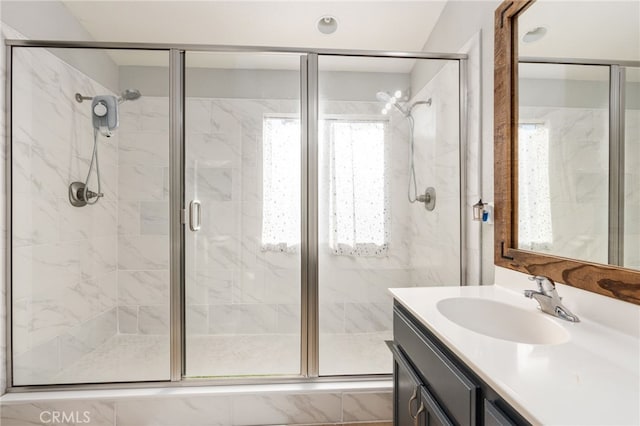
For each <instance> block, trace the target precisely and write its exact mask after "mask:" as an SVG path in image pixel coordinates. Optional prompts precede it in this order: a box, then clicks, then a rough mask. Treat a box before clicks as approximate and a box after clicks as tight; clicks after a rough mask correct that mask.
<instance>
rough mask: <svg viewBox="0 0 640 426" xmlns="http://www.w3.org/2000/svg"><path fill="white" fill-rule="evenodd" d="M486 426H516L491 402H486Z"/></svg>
mask: <svg viewBox="0 0 640 426" xmlns="http://www.w3.org/2000/svg"><path fill="white" fill-rule="evenodd" d="M484 425H485V426H515V425H516V423H515V422H513V421H511V419H510V418H509V417H507V415H506V414H505V413H503V412H502V410H500V409H499V408H498V407H496V406H495V405H494V404H492V403H491V402H489V401H487V400H486V399H485V400H484Z"/></svg>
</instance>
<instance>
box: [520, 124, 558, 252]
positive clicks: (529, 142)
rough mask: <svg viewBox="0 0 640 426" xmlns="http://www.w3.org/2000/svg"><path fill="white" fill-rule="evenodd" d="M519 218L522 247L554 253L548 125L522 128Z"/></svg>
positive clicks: (526, 125) (531, 125) (523, 125)
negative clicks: (552, 246)
mask: <svg viewBox="0 0 640 426" xmlns="http://www.w3.org/2000/svg"><path fill="white" fill-rule="evenodd" d="M518 216H519V221H518V222H519V223H518V247H519V248H521V249H525V250H535V251H546V250H550V249H551V245H552V244H553V232H552V223H551V191H550V185H549V128H548V127H547V126H546V125H545V124H544V123H520V124H519V126H518Z"/></svg>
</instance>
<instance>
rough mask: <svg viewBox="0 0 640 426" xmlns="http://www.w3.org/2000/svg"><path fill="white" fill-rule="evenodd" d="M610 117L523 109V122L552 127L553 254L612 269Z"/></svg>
mask: <svg viewBox="0 0 640 426" xmlns="http://www.w3.org/2000/svg"><path fill="white" fill-rule="evenodd" d="M608 116H609V113H608V110H607V109H590V108H561V107H521V108H520V119H521V121H523V120H524V121H526V120H537V121H539V122H544V123H545V124H546V125H548V127H549V141H550V143H549V163H550V164H549V182H550V189H551V217H552V232H553V243H552V244H551V246H550V248H549V250H548V251H549V252H550V253H553V254H556V255H558V256H563V257H570V258H576V259H584V260H589V261H592V262H597V263H607V260H608V250H607V247H608V213H609V212H608V208H607V206H608V194H609V189H608V183H607V182H608V173H609V172H608V170H609V154H608V152H609V142H608V135H609V130H608V129H609V127H608Z"/></svg>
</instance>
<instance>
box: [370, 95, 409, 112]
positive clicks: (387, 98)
mask: <svg viewBox="0 0 640 426" xmlns="http://www.w3.org/2000/svg"><path fill="white" fill-rule="evenodd" d="M401 96H402V92H401V91H400V90H398V91H396V93H395V94H394V95H393V96H391V95H390V94H389V93H387V92H378V93H376V99H378V101H380V102H384V103H385V106H384V108H383V109H382V113H383V114H385V115H386V114H388V113H389V111H390V110H391V107H394V108H395V109H397V110H398V111H400V113H402V114H403V115H407V114H409V112H408V111H407V110H406V109H405V108H404V107H403V106H402V105H400V103H399V102H398V101H400V100H401Z"/></svg>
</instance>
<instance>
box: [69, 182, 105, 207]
mask: <svg viewBox="0 0 640 426" xmlns="http://www.w3.org/2000/svg"><path fill="white" fill-rule="evenodd" d="M85 187H86V186H85V184H84V183H83V182H73V183H72V184H71V185H69V202H70V203H71V205H72V206H74V207H84V206H86V205H87V204H89V203H87V200H91V199H92V198H100V197H104V194H103V193H102V192H93V191H91V190H89V189H87V190H86V191H85ZM85 192H86V194H85ZM85 196H86V198H85Z"/></svg>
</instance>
